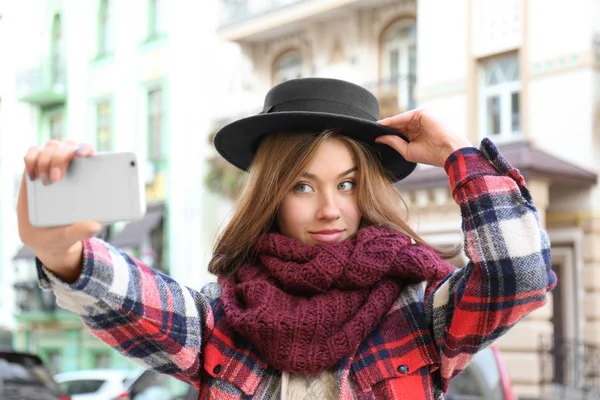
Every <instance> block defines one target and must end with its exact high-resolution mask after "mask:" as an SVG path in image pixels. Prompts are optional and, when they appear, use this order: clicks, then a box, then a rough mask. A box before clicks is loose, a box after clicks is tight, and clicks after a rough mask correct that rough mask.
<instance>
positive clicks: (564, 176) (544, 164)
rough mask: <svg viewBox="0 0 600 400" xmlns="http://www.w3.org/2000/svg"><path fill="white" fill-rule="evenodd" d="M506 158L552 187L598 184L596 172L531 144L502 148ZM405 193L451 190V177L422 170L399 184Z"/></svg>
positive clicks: (527, 176) (432, 169)
mask: <svg viewBox="0 0 600 400" xmlns="http://www.w3.org/2000/svg"><path fill="white" fill-rule="evenodd" d="M498 150H499V151H500V153H502V156H503V157H504V158H505V159H506V160H507V161H508V162H509V163H510V164H511V165H512V166H513V167H514V168H516V169H518V170H519V171H520V172H521V174H522V175H523V177H525V179H529V178H543V179H547V180H548V181H549V182H550V184H551V185H560V186H563V187H567V188H587V187H590V186H593V185H595V184H596V183H597V181H598V175H597V174H596V173H595V172H593V171H588V170H586V169H584V168H581V167H579V166H577V165H575V164H573V163H572V162H570V161H566V160H562V159H559V158H557V157H555V156H553V155H552V154H549V153H547V152H546V151H544V150H540V149H538V148H536V147H534V146H533V145H532V144H531V143H530V142H515V143H510V144H505V145H499V146H498ZM397 186H398V187H399V188H400V189H401V190H419V189H432V188H438V187H447V186H448V176H447V175H446V172H445V171H444V170H443V169H442V168H430V167H426V168H420V166H418V167H417V170H415V172H413V173H412V174H410V175H409V176H408V177H407V178H406V179H404V180H402V181H400V182H398V183H397Z"/></svg>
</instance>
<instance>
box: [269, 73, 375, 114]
mask: <svg viewBox="0 0 600 400" xmlns="http://www.w3.org/2000/svg"><path fill="white" fill-rule="evenodd" d="M283 111H307V112H323V113H331V114H343V115H347V116H352V117H357V118H362V119H367V120H369V121H377V120H379V102H378V101H377V98H376V97H375V96H374V95H373V94H372V93H371V92H369V91H368V90H366V89H364V88H362V87H360V86H358V85H356V84H354V83H350V82H346V81H342V80H338V79H330V78H299V79H291V80H288V81H285V82H282V83H279V84H277V85H276V86H274V87H273V88H272V89H271V90H269V92H268V93H267V95H266V96H265V102H264V108H263V111H262V113H263V114H267V113H274V112H283Z"/></svg>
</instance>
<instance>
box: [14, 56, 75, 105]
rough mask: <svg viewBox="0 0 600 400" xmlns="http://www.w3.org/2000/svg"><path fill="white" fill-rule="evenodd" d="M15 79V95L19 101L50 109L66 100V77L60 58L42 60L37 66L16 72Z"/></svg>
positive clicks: (63, 64) (63, 63) (63, 62)
mask: <svg viewBox="0 0 600 400" xmlns="http://www.w3.org/2000/svg"><path fill="white" fill-rule="evenodd" d="M16 79H17V82H16V94H17V98H18V99H19V100H21V101H25V102H28V103H31V104H35V105H38V106H40V107H50V106H53V105H57V104H62V103H64V102H65V100H66V93H67V76H66V68H65V60H64V59H62V58H58V57H49V58H44V59H42V60H41V62H40V64H39V65H38V66H35V67H32V68H26V69H22V70H20V71H18V72H17V76H16Z"/></svg>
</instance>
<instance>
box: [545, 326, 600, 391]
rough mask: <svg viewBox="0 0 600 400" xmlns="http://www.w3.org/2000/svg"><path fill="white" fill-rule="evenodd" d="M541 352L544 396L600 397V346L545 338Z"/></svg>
mask: <svg viewBox="0 0 600 400" xmlns="http://www.w3.org/2000/svg"><path fill="white" fill-rule="evenodd" d="M539 354H540V362H541V373H542V377H543V378H544V382H543V383H544V387H545V388H546V390H545V392H546V393H544V394H545V395H546V397H544V399H555V398H556V399H598V398H600V346H598V345H595V344H590V343H584V342H581V341H576V340H568V339H561V338H558V339H557V338H547V337H543V338H541V345H540V348H539Z"/></svg>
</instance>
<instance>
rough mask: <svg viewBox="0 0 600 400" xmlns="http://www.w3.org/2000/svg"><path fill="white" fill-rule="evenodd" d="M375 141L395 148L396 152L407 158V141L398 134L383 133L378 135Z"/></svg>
mask: <svg viewBox="0 0 600 400" xmlns="http://www.w3.org/2000/svg"><path fill="white" fill-rule="evenodd" d="M375 141H376V142H377V143H383V144H386V145H388V146H390V147H391V148H393V149H394V150H396V151H397V152H398V153H400V155H402V157H404V158H405V159H407V154H408V143H407V142H406V141H405V140H404V139H402V138H400V137H398V136H394V135H384V136H379V137H378V138H377V139H375ZM407 160H408V159H407Z"/></svg>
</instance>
